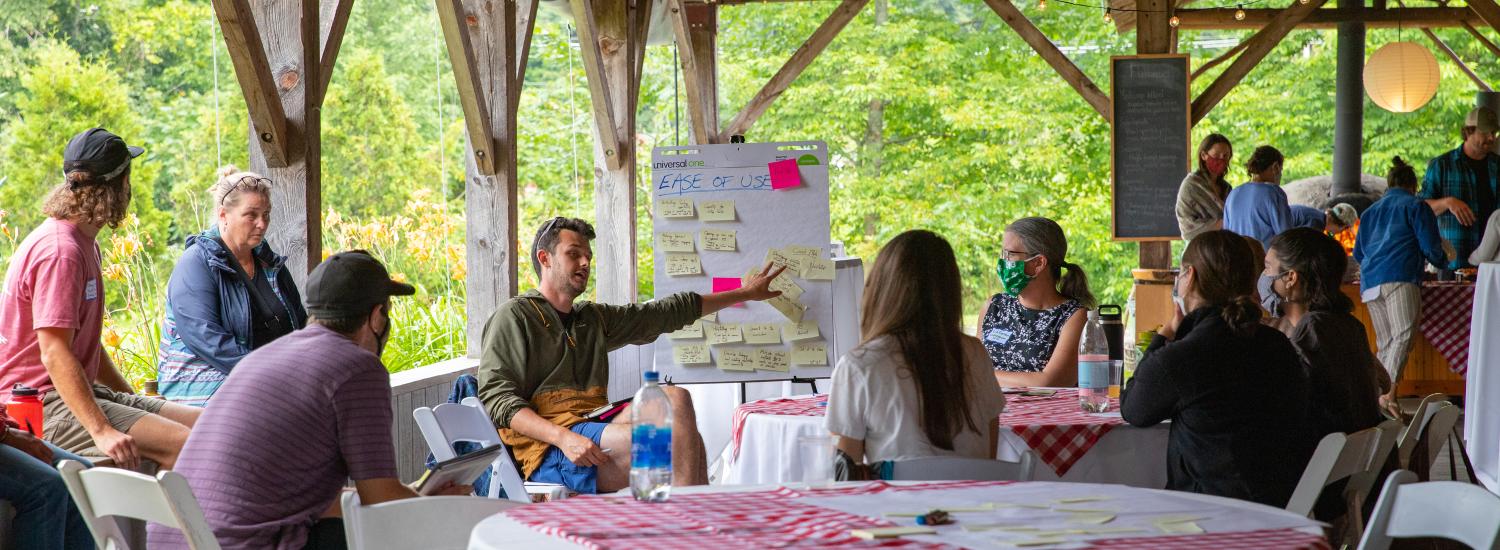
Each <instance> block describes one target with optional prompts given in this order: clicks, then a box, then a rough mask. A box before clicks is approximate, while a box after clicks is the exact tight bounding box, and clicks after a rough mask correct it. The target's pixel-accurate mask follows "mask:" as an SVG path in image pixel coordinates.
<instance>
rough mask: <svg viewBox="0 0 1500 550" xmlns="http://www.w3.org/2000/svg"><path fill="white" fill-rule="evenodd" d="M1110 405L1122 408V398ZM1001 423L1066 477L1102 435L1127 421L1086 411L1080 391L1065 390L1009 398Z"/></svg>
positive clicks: (1059, 474)
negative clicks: (1080, 398)
mask: <svg viewBox="0 0 1500 550" xmlns="http://www.w3.org/2000/svg"><path fill="white" fill-rule="evenodd" d="M1109 407H1110V410H1112V411H1118V410H1120V400H1118V399H1110V400H1109ZM1000 423H1001V424H1003V425H1005V426H1006V427H1009V428H1010V431H1012V432H1015V434H1016V435H1018V436H1021V439H1023V440H1025V441H1026V445H1027V446H1029V447H1031V450H1033V451H1036V454H1037V456H1038V457H1040V458H1041V459H1042V462H1045V463H1047V465H1048V466H1051V467H1052V469H1053V471H1056V472H1057V476H1058V477H1062V476H1064V475H1066V474H1067V473H1068V470H1070V469H1072V468H1073V464H1074V463H1077V462H1078V459H1080V458H1083V455H1084V454H1085V453H1087V452H1089V449H1090V448H1092V447H1093V446H1094V444H1095V443H1098V442H1099V438H1101V437H1104V434H1107V433H1109V431H1110V430H1111V429H1114V427H1115V426H1119V425H1121V424H1124V423H1125V420H1124V419H1122V418H1120V417H1118V416H1114V415H1101V414H1089V413H1086V412H1083V409H1081V408H1079V406H1078V390H1072V389H1064V390H1057V394H1055V395H1052V396H1050V397H1028V396H1012V397H1009V398H1007V399H1006V402H1005V412H1003V413H1000Z"/></svg>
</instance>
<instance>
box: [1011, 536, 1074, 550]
mask: <svg viewBox="0 0 1500 550" xmlns="http://www.w3.org/2000/svg"><path fill="white" fill-rule="evenodd" d="M1066 542H1068V539H1065V538H1062V537H1053V538H1035V539H1027V540H1008V541H1005V542H1004V544H1009V545H1011V546H1015V547H1017V548H1030V547H1033V546H1055V545H1058V544H1064V543H1066Z"/></svg>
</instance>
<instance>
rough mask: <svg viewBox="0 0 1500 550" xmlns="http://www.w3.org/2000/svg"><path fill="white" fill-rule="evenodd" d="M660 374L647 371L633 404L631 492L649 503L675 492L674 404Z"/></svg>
mask: <svg viewBox="0 0 1500 550" xmlns="http://www.w3.org/2000/svg"><path fill="white" fill-rule="evenodd" d="M658 376H659V375H658V374H657V372H656V371H646V373H645V378H646V384H645V385H644V386H641V389H640V391H637V392H635V400H634V401H632V402H631V403H630V426H631V431H630V493H631V494H633V495H635V499H636V500H644V501H647V502H665V501H666V500H667V497H669V496H671V493H672V403H671V402H669V401H667V393H666V392H664V391H662V390H661V386H659V385H657V383H656V381H657V377H658Z"/></svg>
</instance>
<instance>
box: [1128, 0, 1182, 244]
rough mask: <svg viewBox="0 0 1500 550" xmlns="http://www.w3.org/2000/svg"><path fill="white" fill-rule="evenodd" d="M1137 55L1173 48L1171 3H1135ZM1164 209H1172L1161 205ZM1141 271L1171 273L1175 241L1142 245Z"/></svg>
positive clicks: (1162, 0) (1150, 0)
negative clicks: (1162, 270) (1158, 270)
mask: <svg viewBox="0 0 1500 550" xmlns="http://www.w3.org/2000/svg"><path fill="white" fill-rule="evenodd" d="M1135 5H1136V8H1137V9H1139V10H1141V11H1139V12H1136V33H1135V52H1136V53H1137V54H1142V55H1146V54H1164V53H1167V52H1169V51H1171V48H1172V37H1173V34H1172V25H1171V24H1170V23H1169V20H1170V19H1171V18H1172V14H1171V13H1169V10H1168V8H1169V7H1170V6H1172V2H1171V1H1169V0H1136V4H1135ZM1161 207H1162V208H1169V206H1167V205H1162V206H1161ZM1137 259H1138V260H1139V264H1140V267H1141V269H1171V268H1172V241H1142V242H1141V244H1140V249H1139V251H1138V257H1137Z"/></svg>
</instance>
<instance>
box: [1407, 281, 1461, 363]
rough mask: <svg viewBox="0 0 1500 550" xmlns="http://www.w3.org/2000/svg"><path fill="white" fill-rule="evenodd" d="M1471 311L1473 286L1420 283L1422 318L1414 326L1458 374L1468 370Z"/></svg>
mask: <svg viewBox="0 0 1500 550" xmlns="http://www.w3.org/2000/svg"><path fill="white" fill-rule="evenodd" d="M1473 314H1474V285H1472V284H1442V283H1428V284H1424V285H1422V321H1421V323H1419V324H1418V325H1417V329H1418V330H1421V331H1422V336H1423V337H1425V338H1427V342H1428V343H1430V344H1432V347H1434V348H1437V350H1438V353H1441V354H1443V358H1444V359H1447V360H1448V368H1450V369H1453V372H1456V373H1458V374H1460V375H1462V374H1465V373H1466V372H1467V371H1468V370H1469V321H1470V317H1472V316H1473Z"/></svg>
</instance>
